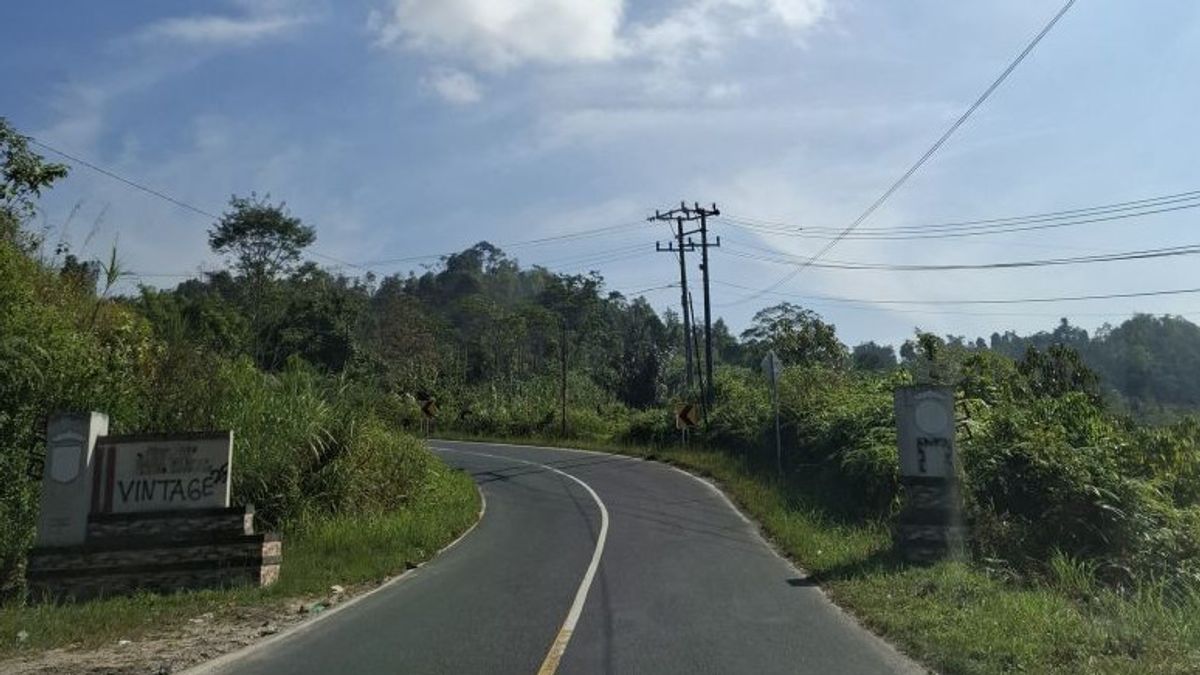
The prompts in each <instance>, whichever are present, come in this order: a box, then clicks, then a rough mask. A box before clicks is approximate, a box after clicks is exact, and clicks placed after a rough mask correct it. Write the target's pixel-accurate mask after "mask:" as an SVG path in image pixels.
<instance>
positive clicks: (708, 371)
mask: <svg viewBox="0 0 1200 675" xmlns="http://www.w3.org/2000/svg"><path fill="white" fill-rule="evenodd" d="M692 212H693V213H695V214H698V215H699V216H700V271H701V272H702V273H703V278H704V378H705V380H706V381H707V382H708V386H707V388H706V389H705V390H704V401H705V404H706V405H711V404H712V400H713V341H712V299H711V298H710V297H709V292H708V276H709V274H708V248H709V246H710V244H709V243H708V217H709V216H719V215H721V212H720V211H719V210H718V209H717V205H716V204H713V205H712V209H704V208H701V206H700V205H699V204H695V206H694V208H693V209H692ZM720 245H721V237H717V243H715V244H712V246H720Z"/></svg>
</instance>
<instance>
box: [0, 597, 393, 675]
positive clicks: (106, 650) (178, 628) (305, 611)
mask: <svg viewBox="0 0 1200 675" xmlns="http://www.w3.org/2000/svg"><path fill="white" fill-rule="evenodd" d="M378 586H379V584H362V585H358V586H354V587H350V588H345V589H341V587H333V588H332V589H330V592H329V593H328V594H327V595H325V596H323V597H307V598H293V599H290V600H281V601H278V602H276V603H274V604H270V605H258V606H245V607H235V608H230V609H228V610H222V611H220V612H206V613H204V614H201V615H199V616H195V617H192V618H190V619H188V620H187V621H186V622H184V623H182V624H175V625H171V626H166V627H164V628H162V629H160V630H156V631H153V632H151V633H149V634H147V635H144V636H143V637H141V638H140V639H138V640H120V641H118V642H117V643H114V644H109V645H105V646H102V647H98V648H94V649H86V650H85V649H82V648H80V649H74V648H63V649H51V650H47V651H42V652H37V653H32V654H23V655H20V656H16V657H13V658H10V659H7V660H2V661H0V671H3V672H4V673H6V674H7V675H51V674H52V673H53V674H54V675H58V674H60V673H86V674H88V675H135V674H136V675H145V674H147V673H149V674H152V675H158V674H165V673H177V672H179V671H182V670H184V669H187V668H190V667H192V666H195V665H197V664H200V663H203V662H205V661H208V660H210V659H214V658H216V657H218V656H221V655H222V654H227V653H229V652H232V651H235V650H237V649H241V648H242V647H245V646H246V645H249V644H253V643H255V642H258V641H259V640H263V639H266V638H268V637H270V636H272V635H275V634H276V633H279V632H281V631H284V630H286V629H288V628H291V627H292V626H295V625H296V624H299V623H302V622H305V621H309V620H312V619H313V618H314V617H316V616H319V615H320V614H321V613H322V612H324V611H326V610H328V609H330V608H332V607H334V606H336V605H339V604H341V603H343V602H345V601H346V600H349V599H350V598H352V597H354V596H356V595H361V594H362V593H365V592H367V591H370V590H371V589H373V588H376V587H378ZM339 589H341V590H339Z"/></svg>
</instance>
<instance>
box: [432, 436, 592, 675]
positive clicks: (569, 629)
mask: <svg viewBox="0 0 1200 675" xmlns="http://www.w3.org/2000/svg"><path fill="white" fill-rule="evenodd" d="M435 449H436V450H442V451H445V452H457V453H460V454H464V455H475V456H477V457H488V458H491V459H499V460H504V461H508V462H519V463H521V464H528V465H530V466H536V467H541V468H543V469H547V470H549V471H553V472H554V473H556V474H558V475H560V476H565V477H567V478H570V479H571V480H573V481H575V482H576V483H578V484H579V485H581V486H582V487H583V489H584V490H587V492H588V494H589V495H591V496H592V500H593V501H594V502H596V506H598V507H599V508H600V534H599V535H597V536H596V548H595V549H594V550H593V551H592V561H591V563H589V564H588V568H587V571H586V572H584V574H583V580H582V581H580V582H579V589H578V590H576V591H575V601H574V602H572V603H571V609H570V610H569V611H568V612H567V618H566V619H564V620H563V623H562V627H561V628H559V629H558V635H556V636H555V637H554V642H553V643H551V645H550V651H549V652H547V653H546V658H545V659H544V660H543V661H542V667H541V668H539V669H538V675H554V672H555V671H557V670H558V662H559V661H560V660H561V659H562V656H563V654H564V653H566V651H567V644H568V643H569V642H570V641H571V635H572V634H573V633H574V632H575V625H576V624H578V623H579V617H580V615H581V614H583V605H584V604H585V603H586V602H587V596H588V591H589V590H591V588H592V581H594V580H595V578H596V570H597V569H599V567H600V556H602V555H603V554H604V543H605V542H606V541H607V540H608V508H607V507H605V506H604V501H603V500H601V499H600V495H598V494H596V491H595V490H593V489H592V486H590V485H588V484H587V483H585V482H583V481H582V480H580V479H579V478H576V477H575V476H572V475H571V474H569V473H567V472H566V471H562V470H560V469H556V468H554V467H552V466H548V465H546V464H539V463H537V462H530V461H528V460H524V459H518V458H516V457H505V456H504V455H489V454H487V453H485V452H472V451H470V450H459V449H457V448H447V447H442V446H439V447H436V448H435Z"/></svg>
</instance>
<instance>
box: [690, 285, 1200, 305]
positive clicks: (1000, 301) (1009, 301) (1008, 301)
mask: <svg viewBox="0 0 1200 675" xmlns="http://www.w3.org/2000/svg"><path fill="white" fill-rule="evenodd" d="M713 283H720V284H721V285H723V286H729V287H732V288H740V289H743V290H754V289H752V288H750V287H749V286H743V285H741V284H734V283H730V282H716V281H714V282H713ZM767 292H768V293H770V294H772V295H776V296H782V297H788V298H796V299H803V300H820V301H823V302H844V303H851V304H860V305H931V306H933V305H1015V304H1022V303H1046V302H1074V301H1085V300H1116V299H1121V298H1147V297H1156V296H1165V295H1185V294H1191V293H1200V288H1181V289H1172V290H1163V291H1143V292H1138V293H1107V294H1099V295H1069V296H1063V297H1054V298H989V299H984V300H941V299H939V300H893V299H882V300H881V299H865V298H840V297H835V296H825V295H800V294H797V293H782V292H778V291H767Z"/></svg>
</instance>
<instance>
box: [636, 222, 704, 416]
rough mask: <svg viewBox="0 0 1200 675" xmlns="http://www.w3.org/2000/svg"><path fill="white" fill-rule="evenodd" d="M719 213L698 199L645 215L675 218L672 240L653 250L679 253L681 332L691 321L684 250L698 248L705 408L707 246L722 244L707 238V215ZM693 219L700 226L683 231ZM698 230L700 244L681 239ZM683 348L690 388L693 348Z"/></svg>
mask: <svg viewBox="0 0 1200 675" xmlns="http://www.w3.org/2000/svg"><path fill="white" fill-rule="evenodd" d="M719 215H721V212H720V210H718V209H717V205H716V204H713V205H712V208H709V209H706V208H704V207H702V206H700V204H699V203H698V202H696V203H693V205H692V206H688V205H687V204H686V203H685V202H680V203H679V208H677V209H671V210H670V211H668V212H666V213H660V212H658V211H655V212H654V215H653V216H652V217H650V218H647V220H649V221H656V220H663V221H671V220H674V221H675V224H676V231H675V243H673V244H670V245H668V246H666V247H664V246H662V245H661V244H660V243H655V245H654V250H656V251H670V252H675V251H678V253H679V281H680V285H681V286H682V289H681V298H682V303H683V331H684V335H688V334H689V332H690V327H691V322H690V321H689V318H688V315H689V301H688V298H689V297H690V296H689V295H688V289H687V267H686V265H685V264H684V256H683V254H684V251H695V250H696V249H697V248H699V249H700V261H701V262H700V271H701V272H702V274H703V284H704V376H703V377H702V378H701V389H702V391H701V397H702V399H703V402H704V404H705V405H704V408H705V409H706V410H707V409H708V408H709V407H710V406H711V404H712V398H713V396H712V392H713V341H712V299H711V297H710V294H709V265H708V249H710V248H715V247H719V246H720V245H721V238H720V237H717V240H716V242H715V243H710V242H709V241H708V218H709V216H719ZM692 221H699V222H700V227H699V228H698V229H695V230H689V231H686V232H685V231H684V229H683V224H684V223H685V222H692ZM697 233H699V234H700V243H699V244H697V243H696V242H694V241H692V240H691V239H688V240H687V241H684V237H685V236H689V235H693V234H697ZM692 319H693V320H694V319H695V316H694V315H693V316H692ZM689 341H690V338H687V337H685V338H684V342H685V343H687V342H689ZM684 350H685V351H686V353H687V371H688V377H687V383H688V389H689V390H691V388H692V374H691V373H692V351H691V348H690V347H689V346H688V345H686V344H685V346H684ZM696 358H697V359H699V358H700V355H699V350H698V349H697V350H696ZM706 417H707V415H706Z"/></svg>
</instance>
